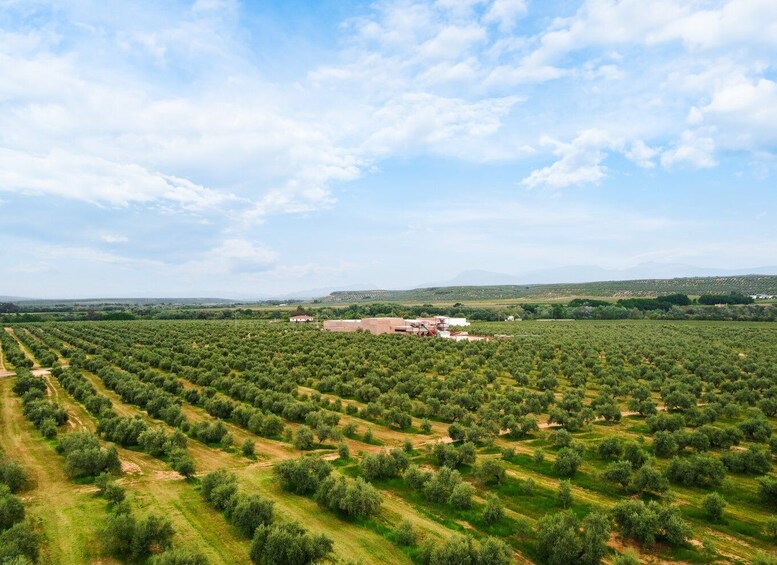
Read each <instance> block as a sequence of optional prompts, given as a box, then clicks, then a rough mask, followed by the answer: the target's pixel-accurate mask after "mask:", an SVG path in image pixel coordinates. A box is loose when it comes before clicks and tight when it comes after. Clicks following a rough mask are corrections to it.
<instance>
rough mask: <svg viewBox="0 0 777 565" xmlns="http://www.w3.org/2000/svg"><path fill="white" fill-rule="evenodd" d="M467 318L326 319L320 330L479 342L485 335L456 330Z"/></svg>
mask: <svg viewBox="0 0 777 565" xmlns="http://www.w3.org/2000/svg"><path fill="white" fill-rule="evenodd" d="M314 321H315V318H314V317H313V316H309V315H307V314H300V315H296V316H292V317H291V318H289V322H291V323H295V324H300V323H310V322H314ZM469 325H470V323H469V322H468V321H467V319H466V318H451V317H449V316H433V317H428V318H415V319H412V320H408V319H404V318H361V319H358V320H325V321H324V326H323V329H324V331H328V332H338V333H346V332H356V331H363V332H368V333H371V334H372V335H381V334H403V335H413V336H418V337H438V338H442V339H452V340H454V341H480V340H484V339H486V338H485V337H484V336H473V335H469V333H468V332H466V331H463V330H460V329H458V328H464V327H467V326H469Z"/></svg>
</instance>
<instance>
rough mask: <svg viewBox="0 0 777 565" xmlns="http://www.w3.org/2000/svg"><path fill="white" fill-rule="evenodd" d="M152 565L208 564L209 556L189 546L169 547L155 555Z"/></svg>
mask: <svg viewBox="0 0 777 565" xmlns="http://www.w3.org/2000/svg"><path fill="white" fill-rule="evenodd" d="M149 563H150V564H151V565H208V558H207V557H205V556H204V555H202V554H201V553H196V552H194V551H192V550H190V549H187V548H179V549H169V550H167V551H165V552H164V553H160V554H159V555H155V556H154V557H152V558H151V561H150V562H149Z"/></svg>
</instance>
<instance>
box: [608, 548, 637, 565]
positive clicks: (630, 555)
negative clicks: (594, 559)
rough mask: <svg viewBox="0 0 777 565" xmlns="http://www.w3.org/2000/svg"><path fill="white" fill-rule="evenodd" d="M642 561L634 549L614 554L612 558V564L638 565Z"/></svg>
mask: <svg viewBox="0 0 777 565" xmlns="http://www.w3.org/2000/svg"><path fill="white" fill-rule="evenodd" d="M641 563H642V562H641V561H640V560H639V557H638V556H637V554H636V553H635V552H634V551H631V550H629V551H627V552H626V553H622V554H620V555H616V556H615V558H614V559H613V560H612V565H640V564H641Z"/></svg>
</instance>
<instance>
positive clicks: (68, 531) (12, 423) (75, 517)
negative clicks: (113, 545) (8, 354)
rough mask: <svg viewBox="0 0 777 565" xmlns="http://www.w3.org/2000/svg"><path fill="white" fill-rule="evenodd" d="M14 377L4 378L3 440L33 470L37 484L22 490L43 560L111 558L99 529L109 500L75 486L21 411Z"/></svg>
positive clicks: (1, 387) (0, 418) (68, 561)
mask: <svg viewBox="0 0 777 565" xmlns="http://www.w3.org/2000/svg"><path fill="white" fill-rule="evenodd" d="M12 386H13V380H12V379H2V380H0V399H1V400H2V403H1V405H0V443H2V446H3V450H4V451H5V452H6V453H9V454H13V457H14V459H15V460H17V461H18V462H19V463H20V464H21V465H22V466H23V467H24V468H25V469H26V470H27V472H28V473H29V474H30V476H31V477H32V481H33V483H34V488H33V489H32V490H30V491H28V492H25V493H24V495H23V496H24V498H25V504H26V508H27V509H28V511H29V514H30V515H31V516H32V517H33V519H34V520H35V521H36V522H37V523H38V524H40V527H41V530H42V531H43V534H44V536H45V545H44V549H43V554H42V555H41V562H42V563H55V564H63V565H69V564H74V565H75V564H80V563H96V562H100V563H112V562H113V561H112V560H110V559H106V558H104V557H101V556H100V546H99V543H98V532H99V529H100V525H101V523H102V521H103V519H104V517H105V502H104V501H102V500H100V499H98V498H96V497H95V496H94V495H93V494H92V493H91V491H92V489H91V488H86V489H85V488H84V487H79V486H77V485H73V484H72V483H71V482H70V481H69V480H68V478H67V476H66V475H65V473H64V470H63V468H62V465H61V461H60V459H59V457H58V456H57V455H56V454H55V452H54V448H53V447H52V445H50V444H49V443H48V442H47V441H46V440H44V439H43V438H42V437H41V436H40V434H38V432H37V431H36V430H35V429H34V428H33V427H32V424H30V423H29V422H27V420H25V419H24V416H23V415H22V411H21V410H22V407H21V402H20V400H19V399H18V398H17V397H16V396H15V395H14V394H13V392H12V390H11V388H12Z"/></svg>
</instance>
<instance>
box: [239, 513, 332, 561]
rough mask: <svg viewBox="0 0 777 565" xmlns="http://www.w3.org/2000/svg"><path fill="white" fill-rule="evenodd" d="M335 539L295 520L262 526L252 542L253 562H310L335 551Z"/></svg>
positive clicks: (257, 530) (319, 559)
mask: <svg viewBox="0 0 777 565" xmlns="http://www.w3.org/2000/svg"><path fill="white" fill-rule="evenodd" d="M332 545H333V544H332V540H331V539H329V538H328V537H327V536H325V535H323V534H319V535H313V534H311V533H309V532H308V531H307V530H306V529H305V528H303V527H302V526H300V525H299V524H297V523H296V522H293V523H282V524H272V525H269V526H259V527H258V528H257V529H256V532H255V533H254V538H253V540H252V542H251V561H252V562H253V563H256V564H260V565H289V564H291V563H293V564H294V565H309V564H312V563H317V562H319V561H321V560H323V559H324V558H325V557H327V556H328V555H329V554H330V553H331V552H332Z"/></svg>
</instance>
